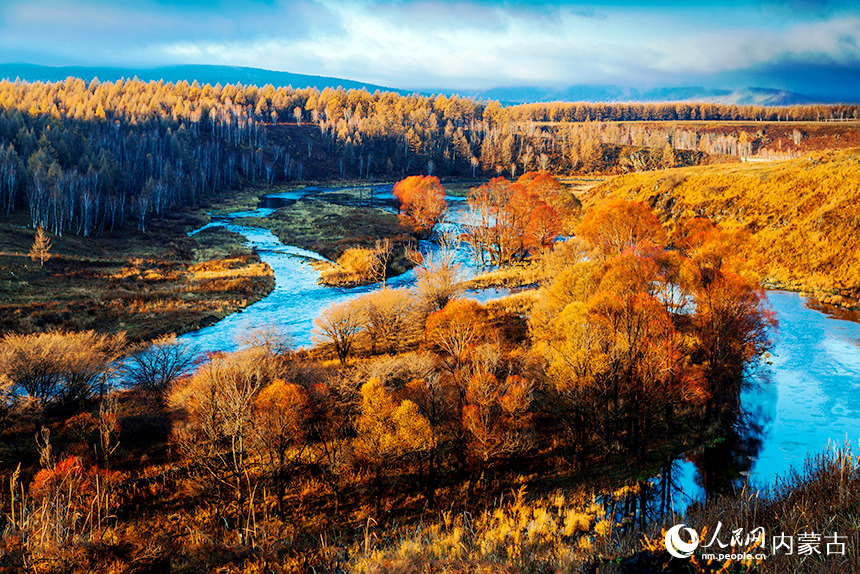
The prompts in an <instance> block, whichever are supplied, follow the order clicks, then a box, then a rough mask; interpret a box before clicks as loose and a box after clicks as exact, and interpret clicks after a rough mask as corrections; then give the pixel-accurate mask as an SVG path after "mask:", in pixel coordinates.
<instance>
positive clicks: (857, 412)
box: [183, 185, 860, 502]
mask: <svg viewBox="0 0 860 574" xmlns="http://www.w3.org/2000/svg"><path fill="white" fill-rule="evenodd" d="M342 189H346V188H331V189H330V190H322V189H320V188H306V189H303V190H299V191H288V192H282V193H275V194H270V195H268V196H266V197H265V198H264V201H263V202H261V203H262V204H263V207H260V208H258V209H256V210H253V211H244V212H242V211H240V212H235V213H231V214H229V215H226V216H223V217H217V218H214V219H213V221H212V222H210V223H208V224H207V225H206V226H204V227H202V228H200V229H198V230H195V231H194V232H192V233H196V232H197V231H200V230H202V229H205V228H207V227H212V226H223V227H226V228H227V229H229V230H231V231H235V232H237V233H240V234H242V235H243V236H244V237H245V238H246V239H247V243H248V245H249V246H251V247H253V248H254V249H256V250H257V252H258V253H259V255H260V257H261V259H262V260H263V261H265V262H266V263H268V264H269V265H270V266H271V267H272V269H273V270H274V273H275V288H274V290H273V291H272V292H271V293H270V294H269V295H268V296H266V297H265V298H263V299H262V300H260V301H258V302H257V303H254V304H253V305H250V306H249V307H247V308H245V309H244V310H243V311H240V312H238V313H234V314H232V315H230V316H228V317H226V318H224V319H222V320H221V321H219V322H218V323H216V324H214V325H211V326H209V327H205V328H203V329H200V330H198V331H194V332H191V333H188V334H186V335H184V336H183V339H184V340H185V341H187V342H189V343H192V344H194V345H195V346H197V348H199V349H202V350H206V351H231V350H235V349H236V348H238V347H239V346H240V345H241V341H242V337H243V336H244V335H245V334H247V333H248V332H249V331H251V330H253V329H255V328H259V327H265V326H269V325H277V326H278V328H280V329H286V330H287V331H288V332H289V333H290V335H291V337H292V342H293V344H294V345H296V346H301V347H305V346H309V345H310V344H311V331H312V328H313V320H314V318H315V317H316V316H318V315H319V313H320V312H321V311H322V310H323V309H325V308H326V307H328V306H329V305H331V304H332V303H336V302H340V301H344V300H347V299H350V298H352V297H356V296H357V295H360V294H362V293H367V292H368V291H371V290H373V289H376V288H378V286H372V285H371V286H363V287H356V288H349V289H341V288H330V287H322V286H320V285H318V284H317V278H318V276H319V274H318V272H317V271H316V270H315V269H314V268H313V267H312V266H311V265H310V264H309V261H311V260H314V259H318V260H319V259H323V257H321V256H320V255H318V254H316V253H313V252H310V251H307V250H304V249H300V248H297V247H293V246H289V245H284V244H283V243H282V242H281V241H280V240H279V239H278V238H277V237H276V236H275V235H274V234H272V233H271V232H270V231H268V230H265V229H260V228H254V227H246V226H242V225H238V224H236V220H237V219H240V218H242V217H249V216H267V215H269V214H271V213H272V212H273V211H274V210H275V208H276V207H279V206H281V205H287V204H289V202H291V201H295V200H298V199H301V198H302V197H303V196H305V195H308V194H310V193H317V194H320V193H327V192H332V193H335V192H338V191H340V190H342ZM371 189H372V192H371V193H372V194H373V197H378V198H380V199H381V198H383V197H388V196H389V195H390V191H391V186H390V185H379V186H375V187H373V188H371ZM448 202H449V214H448V221H449V222H451V223H457V222H459V221H462V218H463V216H464V212H465V202H464V200H463V198H462V197H453V196H449V197H448ZM432 248H433V246H432V245H431V244H429V243H425V244H423V245H422V249H432ZM458 257H459V258H460V260H461V261H462V262H463V263H464V265H463V268H464V270H466V271H465V273H467V274H468V273H474V271H471V269H473V267H472V266H471V265H469V256H468V254H467V253H466V251H465V250H463V251H461V252H460V253H459V254H458ZM414 282H415V272H414V270H413V271H407V272H406V273H404V274H402V275H399V276H397V277H393V278H391V279H389V280H388V285H389V286H391V287H408V286H411V285H413V284H414ZM506 293H507V291H506V290H498V289H488V290H482V291H473V292H470V293H469V294H468V296H470V297H474V298H477V299H479V300H489V299H492V298H496V297H500V296H503V295H505V294H506ZM767 298H768V302H769V303H770V306H771V307H772V309H773V310H774V312H775V313H776V317H777V320H778V321H779V328H778V330H777V332H775V333H774V346H773V349H772V351H771V355H772V356H771V357H769V359H768V360H767V361H763V362H762V365H761V366H760V368H759V369H758V370H757V372H756V373H755V374H754V375H752V376H751V379H752V381H751V382H753V383H754V384H752V385H750V387H749V388H748V389H747V390H746V391H744V394H743V397H742V404H743V407H744V411H745V413H744V421H743V422H744V424H743V425H742V427H743V428H742V429H741V430H740V431H739V435H742V436H739V437H738V440H737V441H735V442H734V443H733V444H730V445H727V446H726V447H725V448H724V450H727V452H726V453H724V454H725V464H723V462H721V461H720V460H719V457H718V459H717V462H716V465H717V466H721V465H722V466H724V467H725V468H721V469H720V471H721V472H723V473H724V474H725V475H726V476H728V477H729V479H730V480H732V481H734V483H735V484H737V483H738V481H743V480H749V482H750V483H751V484H753V485H757V484H764V483H766V482H772V481H773V479H774V478H775V477H776V476H778V475H784V474H785V473H786V472H787V471H788V470H789V469H790V468H791V467H792V466H794V467H796V468H799V467H801V466H802V465H803V463H804V461H805V459H806V458H807V456H808V455H810V454H815V453H818V452H821V451H822V450H823V449H824V448H826V447H827V445H828V444H831V445H834V446H837V445H844V444H845V443H846V442H848V443H850V444H851V445H852V446H854V447H856V446H857V442H858V440H860V324H858V323H855V322H852V321H847V320H840V319H836V318H833V317H831V316H829V315H827V314H825V313H823V312H820V311H816V310H813V309H811V308H809V307H808V306H807V300H806V298H805V297H802V296H800V295H798V294H796V293H788V292H782V291H770V292H768V295H767ZM706 456H707V455H706ZM695 460H696V457H695V455H691V456H689V457H682V458H681V459H679V460H678V461H677V462H676V464H675V469H674V471H673V474H674V476H675V482H676V486H678V487H679V489H680V490H681V496H682V497H683V498H684V499H686V500H688V501H689V500H694V499H700V498H701V497H702V496H703V495H704V491H705V487H708V488H710V486H709V485H708V484H707V483H708V482H709V481H711V482H712V481H713V480H714V479H713V478H709V479H705V478H703V475H705V474H709V473H708V472H704V473H703V472H702V467H703V465H702V463H701V460H699V462H698V464H696V463H694V462H693V461H695ZM711 466H713V465H711ZM679 502H680V501H679Z"/></svg>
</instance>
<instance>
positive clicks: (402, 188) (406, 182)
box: [392, 175, 448, 237]
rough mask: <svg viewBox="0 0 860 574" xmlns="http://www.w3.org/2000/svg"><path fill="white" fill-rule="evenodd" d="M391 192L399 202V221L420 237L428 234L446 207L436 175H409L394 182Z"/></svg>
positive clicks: (443, 190)
mask: <svg viewBox="0 0 860 574" xmlns="http://www.w3.org/2000/svg"><path fill="white" fill-rule="evenodd" d="M392 193H393V194H394V197H395V198H397V201H398V202H399V203H400V214H399V217H400V222H401V223H402V224H403V225H405V226H407V227H409V228H411V229H412V230H413V231H414V232H415V233H417V234H418V235H419V236H421V237H427V236H429V235H430V233H431V232H432V231H433V227H434V226H435V225H436V224H437V223H439V222H440V221H441V220H442V216H443V215H445V211H446V210H447V209H448V203H447V202H446V201H445V188H444V187H442V184H441V183H439V178H438V177H434V176H429V175H428V176H423V175H412V176H409V177H407V178H406V179H403V180H400V181H398V182H397V183H396V184H394V189H393V190H392Z"/></svg>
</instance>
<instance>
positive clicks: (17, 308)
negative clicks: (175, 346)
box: [0, 217, 274, 340]
mask: <svg viewBox="0 0 860 574" xmlns="http://www.w3.org/2000/svg"><path fill="white" fill-rule="evenodd" d="M199 223H200V221H199V220H197V219H194V218H191V217H179V218H177V219H174V220H166V221H159V222H154V223H153V227H152V229H151V231H150V232H149V233H147V234H139V233H137V232H134V231H130V230H128V231H125V232H123V233H122V234H119V233H116V234H105V235H103V236H100V237H95V238H81V237H75V236H65V237H54V238H52V239H53V243H54V249H53V255H54V256H53V257H52V258H51V260H49V261H48V262H46V264H45V267H44V269H39V267H38V265H33V263H32V262H31V261H30V259H29V258H28V257H27V256H26V251H27V249H28V248H29V244H30V243H31V242H32V236H33V231H32V230H28V229H21V228H17V227H14V226H12V225H10V224H2V225H0V244H2V245H3V247H5V248H6V249H7V251H6V252H5V253H3V254H0V332H2V331H11V332H24V333H29V332H38V331H45V330H49V329H51V328H57V327H60V328H63V329H72V330H87V329H95V330H97V331H102V332H118V331H127V332H128V336H129V338H130V339H132V340H144V339H151V338H154V337H156V336H159V335H162V334H165V333H172V332H184V331H188V330H192V329H195V328H199V327H201V326H204V325H207V324H211V323H212V322H214V321H216V320H218V319H220V318H221V317H224V316H225V315H227V314H229V313H232V312H234V311H236V310H238V309H241V308H242V307H245V306H247V305H248V304H250V303H252V302H254V301H256V300H258V299H260V298H261V297H262V296H263V295H265V294H266V293H268V292H269V291H270V290H271V289H272V287H273V286H274V277H273V275H272V271H271V269H270V268H269V267H268V265H266V264H264V263H261V262H260V260H259V258H258V257H257V256H256V255H255V254H253V253H252V252H250V251H249V250H248V249H246V248H245V247H244V246H243V245H242V239H241V237H240V236H238V235H237V234H235V233H231V232H229V231H227V230H224V229H220V228H214V229H208V230H205V231H203V232H201V233H199V234H197V235H195V236H194V237H188V236H186V235H185V230H186V229H187V228H188V227H189V226H193V225H197V224H199Z"/></svg>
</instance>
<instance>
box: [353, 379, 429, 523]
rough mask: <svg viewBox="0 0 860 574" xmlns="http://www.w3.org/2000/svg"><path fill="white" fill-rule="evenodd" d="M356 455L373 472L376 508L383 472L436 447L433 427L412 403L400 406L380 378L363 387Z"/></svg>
mask: <svg viewBox="0 0 860 574" xmlns="http://www.w3.org/2000/svg"><path fill="white" fill-rule="evenodd" d="M355 427H356V433H357V436H356V439H355V449H356V453H357V454H358V455H359V456H360V457H361V458H363V459H364V460H365V461H366V462H367V463H368V464H370V465H371V466H372V467H373V469H374V474H375V482H376V502H377V509H378V508H379V503H380V501H381V498H382V486H383V485H382V472H383V468H384V467H385V466H386V465H392V463H394V462H395V461H396V460H397V459H399V458H401V457H404V456H407V455H410V454H415V453H419V452H422V451H425V450H428V449H431V448H433V447H434V444H435V439H434V436H433V428H432V427H431V426H430V423H429V422H428V421H427V419H426V418H424V416H423V415H422V414H421V412H420V410H419V409H418V406H417V405H416V404H415V403H413V402H412V401H410V400H408V399H407V400H404V401H402V402H401V403H400V404H397V403H396V402H395V400H394V399H393V398H392V397H391V395H390V394H389V393H388V391H387V390H386V389H385V386H383V384H382V383H381V382H380V381H379V379H376V378H373V379H370V380H369V381H368V382H366V383H364V385H362V387H361V412H360V414H359V416H358V418H357V419H356V421H355Z"/></svg>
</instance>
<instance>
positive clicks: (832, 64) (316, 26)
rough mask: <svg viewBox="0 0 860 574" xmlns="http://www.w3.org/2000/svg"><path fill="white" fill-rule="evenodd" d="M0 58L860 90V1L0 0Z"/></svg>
mask: <svg viewBox="0 0 860 574" xmlns="http://www.w3.org/2000/svg"><path fill="white" fill-rule="evenodd" d="M0 62H29V63H36V64H46V65H96V66H101V65H109V66H136V67H150V66H159V65H169V64H226V65H239V66H253V67H260V68H267V69H273V70H283V71H290V72H296V73H304V74H317V75H331V76H338V77H344V78H351V79H357V80H361V81H366V82H372V83H376V84H383V85H388V86H393V87H399V88H405V89H452V90H453V89H480V88H489V87H495V86H513V85H537V86H566V85H573V84H616V85H625V86H635V87H655V86H677V85H704V86H710V87H728V88H735V87H743V86H765V87H777V88H787V89H793V90H797V91H803V92H806V93H813V94H817V95H827V94H842V93H856V92H857V90H858V89H860V71H859V70H860V3H856V2H855V3H852V2H838V1H833V2H827V1H824V2H817V1H812V0H794V1H792V0H787V1H782V2H779V1H773V2H743V1H734V2H721V3H715V2H699V3H693V2H689V1H688V2H681V1H669V0H666V1H663V2H649V3H644V2H624V1H615V2H596V3H582V2H528V1H509V2H501V3H499V2H490V1H487V0H462V1H447V0H403V1H399V2H379V1H374V0H364V1H362V0H349V1H331V0H297V1H291V0H257V1H253V0H230V1H225V0H209V1H206V0H188V1H179V0H137V1H135V2H125V1H118V0H117V1H109V0H0Z"/></svg>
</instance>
